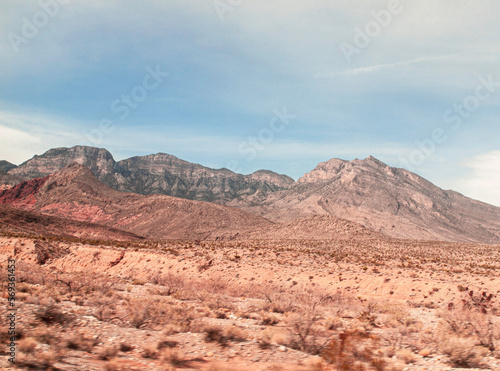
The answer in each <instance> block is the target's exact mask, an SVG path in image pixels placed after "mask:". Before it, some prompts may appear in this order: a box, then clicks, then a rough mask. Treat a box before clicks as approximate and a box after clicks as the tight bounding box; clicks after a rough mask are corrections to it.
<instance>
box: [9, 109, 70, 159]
mask: <svg viewBox="0 0 500 371" xmlns="http://www.w3.org/2000/svg"><path fill="white" fill-rule="evenodd" d="M62 122H64V120H62V119H55V118H48V117H45V116H42V115H40V114H36V113H33V114H17V113H13V112H8V111H0V160H6V161H9V162H12V163H14V164H20V163H22V162H24V161H26V160H28V159H29V158H31V157H33V155H34V154H41V153H43V152H45V151H47V150H49V149H50V148H55V147H63V146H67V145H68V143H75V144H76V142H77V140H78V139H79V137H78V136H77V135H76V134H75V132H74V128H75V126H71V125H67V124H62Z"/></svg>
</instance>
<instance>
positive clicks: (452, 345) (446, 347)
mask: <svg viewBox="0 0 500 371" xmlns="http://www.w3.org/2000/svg"><path fill="white" fill-rule="evenodd" d="M440 350H441V351H442V352H443V353H444V354H446V355H447V356H448V357H449V360H450V364H451V366H453V367H460V368H487V364H486V363H485V360H484V356H485V355H486V353H487V349H485V348H482V347H477V346H475V345H474V343H473V342H471V341H470V339H467V338H459V337H451V338H448V339H446V340H443V342H442V343H441V346H440Z"/></svg>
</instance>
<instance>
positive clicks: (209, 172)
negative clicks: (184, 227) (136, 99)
mask: <svg viewBox="0 0 500 371" xmlns="http://www.w3.org/2000/svg"><path fill="white" fill-rule="evenodd" d="M72 161H76V162H77V163H79V164H81V165H82V166H86V167H89V168H90V171H91V172H92V174H94V175H96V180H95V181H97V180H98V181H99V182H102V183H103V184H105V185H106V186H107V187H110V188H112V189H114V190H116V191H120V192H131V193H134V194H143V195H155V194H163V195H168V196H172V197H177V198H181V199H188V200H196V201H208V202H211V203H214V204H219V205H226V206H231V207H236V208H238V209H241V210H244V211H246V212H249V213H250V214H251V215H258V216H260V217H262V218H264V219H267V220H270V221H272V222H274V223H289V222H292V221H293V220H297V221H298V220H300V219H303V218H314V217H315V216H331V217H333V218H334V219H335V218H340V219H345V220H348V221H350V222H353V223H357V224H360V225H362V226H364V227H366V228H368V229H370V230H373V231H375V232H377V233H382V234H384V235H387V236H390V237H395V238H412V239H420V240H422V239H427V240H444V241H457V242H481V243H489V244H500V208H499V207H496V206H492V205H488V204H486V203H483V202H481V201H476V200H472V199H470V198H467V197H465V196H463V195H461V194H460V193H458V192H455V191H450V190H443V189H441V188H439V187H437V186H435V185H434V184H432V183H431V182H429V181H428V180H426V179H424V178H423V177H421V176H419V175H417V174H415V173H412V172H410V171H407V170H405V169H401V168H394V167H390V166H388V165H387V164H385V163H383V162H381V161H379V160H378V159H376V158H375V157H373V156H369V157H367V158H365V159H355V160H352V161H347V160H341V159H331V160H328V161H325V162H322V163H320V164H318V165H317V166H316V167H315V168H314V169H313V170H311V171H310V172H308V173H306V174H304V175H303V176H302V177H301V178H299V179H298V180H297V182H295V181H294V180H293V179H291V178H290V177H287V176H284V175H280V174H277V173H274V172H272V171H267V170H259V171H256V172H254V173H252V174H249V175H241V174H236V173H234V172H232V171H230V170H228V169H219V170H215V169H210V168H207V167H204V166H202V165H199V164H193V163H190V162H187V161H184V160H181V159H179V158H177V157H175V156H173V155H169V154H165V153H157V154H151V155H146V156H135V157H131V158H129V159H125V160H121V161H118V162H116V161H114V159H113V157H112V155H111V154H110V153H109V152H108V151H107V150H105V149H99V148H94V147H82V146H76V147H72V148H69V149H68V148H57V149H53V150H49V151H47V152H46V153H45V154H44V155H41V156H35V157H33V158H32V159H31V160H28V161H26V162H24V163H23V164H21V165H19V166H18V167H15V168H12V169H10V170H9V171H8V173H7V176H10V177H12V176H14V177H18V178H19V177H23V176H24V177H25V178H28V179H29V177H31V176H34V175H39V176H47V175H45V174H52V173H53V172H57V171H59V170H60V167H61V166H63V165H65V164H67V163H71V162H72ZM66 166H67V165H66ZM82 184H83V183H82ZM28 188H29V187H28ZM16 190H17V188H16ZM13 192H14V191H13ZM106 192H107V191H106ZM10 194H12V192H11V193H10ZM32 201H33V200H29V199H26V200H24V201H22V202H26V203H28V204H29V203H30V202H32ZM16 202H19V201H16ZM334 219H332V220H334ZM318 220H319V219H318ZM297 223H298V222H297ZM307 223H309V222H307ZM307 223H302V225H303V226H306V225H307ZM320 224H322V225H323V224H324V223H323V221H321V223H320ZM325 225H326V224H325ZM294 228H295V227H293V228H292V227H288V230H289V231H292V230H296V228H295V229H294ZM307 228H309V227H307ZM332 230H333V229H332ZM134 233H135V232H134ZM265 234H266V235H272V233H270V232H269V233H268V232H266V233H265Z"/></svg>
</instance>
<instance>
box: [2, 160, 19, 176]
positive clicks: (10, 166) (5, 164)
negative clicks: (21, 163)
mask: <svg viewBox="0 0 500 371" xmlns="http://www.w3.org/2000/svg"><path fill="white" fill-rule="evenodd" d="M16 167H17V165H14V164H11V163H10V162H9V161H5V160H2V161H0V173H3V174H7V172H8V171H9V170H11V169H15V168H16Z"/></svg>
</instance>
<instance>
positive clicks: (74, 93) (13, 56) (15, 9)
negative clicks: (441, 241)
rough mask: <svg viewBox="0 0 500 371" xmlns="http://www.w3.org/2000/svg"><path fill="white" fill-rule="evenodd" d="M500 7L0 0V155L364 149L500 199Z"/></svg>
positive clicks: (299, 155)
mask: <svg viewBox="0 0 500 371" xmlns="http://www.w3.org/2000/svg"><path fill="white" fill-rule="evenodd" d="M498 14H500V3H498V2H493V1H483V2H472V1H464V0H443V1H430V0H424V1H419V2H414V1H413V2H410V1H401V2H398V1H397V0H393V1H378V0H375V1H352V0H349V1H348V0H339V1H335V2H332V1H326V0H325V1H323V0H309V1H305V0H301V1H298V0H286V1H285V0H277V1H264V0H252V1H250V0H215V1H214V0H206V1H194V0H168V1H159V0H158V1H153V0H149V1H148V0H145V1H140V2H132V1H119V0H107V1H94V0H85V1H83V0H80V1H78V0H76V1H71V2H69V1H67V0H65V1H63V0H42V1H30V2H26V1H25V2H20V1H13V0H9V1H3V2H1V3H0V34H1V36H2V37H1V39H0V159H5V160H8V161H11V162H13V163H16V164H19V163H21V162H23V161H25V160H27V159H28V158H30V157H32V156H33V155H35V154H41V153H43V152H44V151H46V150H48V149H49V148H53V147H70V146H74V145H78V144H85V145H95V146H98V147H104V148H107V149H108V150H110V152H111V153H112V154H113V155H114V156H115V158H116V159H117V160H119V159H122V158H126V157H129V156H133V155H142V154H149V153H157V152H165V153H170V154H173V155H176V156H177V157H180V158H183V159H185V160H188V161H192V162H197V163H201V164H203V165H206V166H210V167H214V168H221V167H229V168H231V169H233V170H237V171H239V172H243V173H250V172H253V171H256V170H258V169H262V168H265V169H270V170H274V171H277V172H280V173H286V174H288V175H290V176H292V177H294V178H298V177H300V176H301V175H302V174H304V173H305V172H308V171H310V170H311V169H312V168H314V167H315V166H316V165H317V164H318V163H319V162H321V161H325V160H328V159H330V158H336V157H337V158H343V159H347V160H351V159H354V158H365V157H367V156H368V155H373V156H375V157H377V158H379V159H380V160H382V161H384V162H386V163H388V164H389V165H391V166H401V167H406V168H408V169H409V170H412V171H415V172H416V173H418V174H420V175H422V176H424V177H426V178H427V179H429V180H430V181H432V182H433V183H435V184H437V185H438V186H440V187H442V188H445V189H454V190H457V191H459V192H461V193H464V194H465V195H467V196H470V197H473V198H477V199H481V200H483V201H486V202H489V203H493V204H495V205H498V206H500V175H499V174H500V171H499V170H500V144H499V140H498V139H499V134H500V128H499V125H498V118H499V113H500V110H499V107H500V63H499V62H500V37H499V36H498ZM353 51H354V52H353ZM151 70H153V71H154V70H156V71H157V73H156V75H157V76H156V79H155V77H154V76H152V75H151V72H150V71H151ZM158 73H159V74H160V75H158ZM167 74H168V76H167ZM148 75H151V76H148ZM488 81H489V82H488ZM127 96H128V97H129V98H128V99H129V100H128V103H126V101H125V100H124V99H127ZM457 105H462V108H460V106H457ZM459 109H461V111H460V110H459ZM436 130H438V132H437V133H436ZM443 138H445V139H443Z"/></svg>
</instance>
